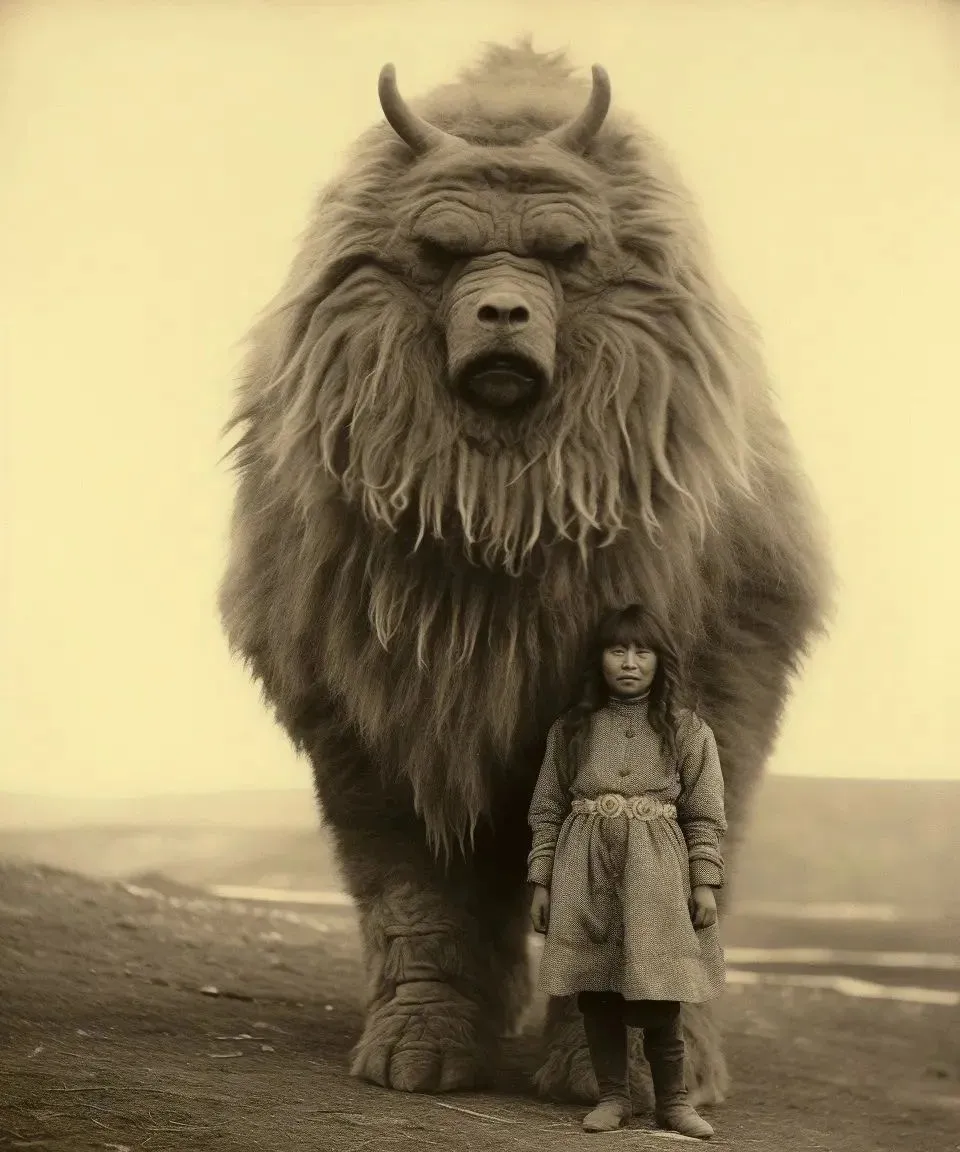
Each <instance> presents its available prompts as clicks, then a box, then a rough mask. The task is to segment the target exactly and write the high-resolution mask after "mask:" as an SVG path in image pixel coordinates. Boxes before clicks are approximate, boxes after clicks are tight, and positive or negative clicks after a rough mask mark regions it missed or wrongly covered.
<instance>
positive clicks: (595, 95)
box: [545, 64, 610, 152]
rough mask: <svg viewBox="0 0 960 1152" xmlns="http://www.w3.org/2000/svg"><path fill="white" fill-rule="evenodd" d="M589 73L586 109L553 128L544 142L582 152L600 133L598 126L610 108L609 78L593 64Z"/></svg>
mask: <svg viewBox="0 0 960 1152" xmlns="http://www.w3.org/2000/svg"><path fill="white" fill-rule="evenodd" d="M590 71H591V72H592V74H593V88H592V89H591V92H590V99H589V100H588V101H587V106H586V108H584V110H583V111H582V112H581V113H580V115H579V116H578V117H577V118H576V120H571V121H570V122H569V123H567V124H563V125H561V126H560V127H559V128H554V130H553V131H552V132H548V133H547V134H546V136H545V139H546V140H552V141H553V143H554V144H559V145H560V147H561V148H566V149H568V150H569V151H570V152H583V151H584V149H585V148H586V147H587V145H588V144H589V143H590V141H591V140H592V139H593V138H594V136H596V134H597V133H598V132H599V131H600V125H601V124H602V123H603V122H604V120H605V119H606V116H607V112H608V110H609V108H610V77H609V76H608V75H607V73H606V70H605V69H603V68H601V67H600V65H599V64H594V66H593V67H592V68H591V69H590Z"/></svg>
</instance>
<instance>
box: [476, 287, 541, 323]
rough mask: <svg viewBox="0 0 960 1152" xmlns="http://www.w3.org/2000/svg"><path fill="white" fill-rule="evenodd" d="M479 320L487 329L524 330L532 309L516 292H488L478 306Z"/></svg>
mask: <svg viewBox="0 0 960 1152" xmlns="http://www.w3.org/2000/svg"><path fill="white" fill-rule="evenodd" d="M477 319H478V320H479V321H480V323H481V324H483V325H484V327H487V328H509V329H515V328H523V327H525V326H526V325H527V324H529V322H530V309H529V308H528V307H527V305H526V303H525V301H524V299H523V297H522V296H519V295H517V294H516V293H515V292H488V293H487V294H486V295H485V296H484V297H483V299H482V300H481V301H480V303H479V304H478V305H477Z"/></svg>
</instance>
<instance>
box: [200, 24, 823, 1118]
mask: <svg viewBox="0 0 960 1152" xmlns="http://www.w3.org/2000/svg"><path fill="white" fill-rule="evenodd" d="M379 94H380V102H381V105H382V108H383V112H384V116H385V121H383V122H380V123H378V124H377V125H376V126H375V127H373V128H372V129H371V130H370V131H368V132H367V133H366V134H365V135H364V136H363V137H362V138H361V139H360V141H359V143H358V145H357V146H356V149H355V151H354V153H353V155H352V158H351V159H350V161H349V163H348V164H347V166H346V168H345V170H344V171H343V173H342V174H341V175H340V176H339V177H338V178H337V179H335V180H334V181H333V182H332V183H331V184H330V185H329V186H328V187H327V188H326V189H325V190H324V191H323V192H322V194H321V195H320V197H319V199H318V201H317V204H316V207H315V210H314V212H313V216H312V219H311V221H310V223H309V226H308V228H307V231H306V234H305V236H304V239H303V242H302V246H301V248H300V250H299V253H298V255H297V257H296V259H295V261H294V263H293V267H292V270H291V272H290V274H289V278H288V280H287V282H286V284H285V286H284V287H283V288H282V291H281V292H280V294H279V296H278V298H277V299H276V300H275V301H274V304H273V306H272V307H270V308H269V309H268V310H267V311H266V312H265V313H264V315H263V316H262V317H261V318H260V320H259V321H258V323H257V325H256V327H255V329H254V331H253V335H252V348H251V351H250V353H249V359H248V361H247V364H246V369H245V373H244V377H243V380H242V384H241V388H240V395H239V399H238V402H237V408H236V411H235V416H234V420H233V426H234V427H236V428H237V429H240V430H242V435H240V436H239V437H238V440H237V443H236V446H235V448H234V449H233V452H234V463H235V465H236V468H237V471H238V490H237V495H236V505H235V513H234V521H233V532H232V544H231V555H230V559H229V567H228V571H227V573H226V577H225V580H224V583H223V587H222V590H221V601H220V603H221V611H222V615H223V620H224V625H225V629H226V632H227V634H228V636H229V640H230V644H231V647H232V649H233V650H234V651H235V652H236V653H239V654H240V655H242V657H243V658H244V659H245V661H246V662H247V663H248V665H249V667H250V668H251V669H252V672H253V674H254V676H255V677H256V679H257V680H258V681H259V683H260V684H261V685H262V688H263V691H264V694H265V696H266V699H267V700H268V701H269V703H270V705H271V706H272V708H273V709H274V711H275V714H276V717H277V719H278V721H279V723H280V724H281V725H282V726H283V728H284V729H285V730H286V732H287V733H288V734H289V736H290V738H291V739H292V741H293V742H294V744H295V745H296V747H297V748H298V749H300V750H301V751H302V752H303V753H304V754H305V755H306V756H307V757H308V758H309V760H310V763H311V765H312V768H313V775H314V779H315V785H316V793H317V797H318V801H319V804H320V807H321V809H322V813H323V815H324V818H325V820H326V822H327V824H328V826H329V828H330V829H331V831H332V835H333V838H334V840H335V844H336V849H337V853H338V858H339V861H340V866H341V868H342V872H343V876H344V879H345V883H346V885H347V887H348V889H349V891H350V893H351V894H352V896H353V897H354V898H355V901H356V905H357V908H358V911H359V918H360V924H361V928H362V937H363V947H364V953H365V958H366V965H367V972H368V980H369V1003H368V1005H367V1012H366V1019H365V1024H364V1028H363V1032H362V1035H361V1036H360V1037H359V1040H358V1042H357V1045H356V1047H355V1049H354V1052H353V1055H352V1070H353V1072H354V1074H356V1075H359V1076H362V1077H365V1078H367V1079H370V1080H372V1081H375V1082H377V1083H379V1084H382V1085H386V1086H390V1087H392V1088H398V1089H406V1090H414V1091H418V1090H427V1091H436V1090H449V1089H458V1088H466V1087H471V1086H478V1085H480V1084H481V1083H482V1082H483V1080H484V1074H485V1072H486V1071H487V1070H488V1069H489V1068H490V1067H491V1064H492V1060H493V1057H494V1055H495V1052H494V1049H495V1046H496V1043H497V1041H498V1039H499V1038H500V1037H501V1036H503V1035H504V1034H505V1033H507V1032H509V1030H510V1029H511V1027H512V1026H513V1024H514V1023H515V1021H516V1019H517V1015H518V1012H519V1011H520V1010H521V1008H522V1007H523V1005H524V1002H525V1000H526V998H527V996H528V993H529V977H528V972H527V952H526V948H527V939H528V920H527V908H528V893H527V890H526V885H525V881H524V878H525V855H526V852H527V850H528V847H529V842H530V841H529V837H530V833H529V829H528V827H527V823H526V817H527V808H528V804H529V801H530V796H531V792H532V789H533V785H534V783H535V780H536V776H537V772H538V769H539V766H540V762H541V756H542V754H543V748H544V741H545V736H546V732H547V729H548V727H549V725H550V723H551V722H552V721H553V720H554V719H555V717H556V715H557V713H558V711H559V710H561V709H562V708H563V707H564V706H566V705H568V704H569V703H570V702H571V701H572V699H573V697H574V695H575V693H576V689H577V683H576V680H577V672H578V663H579V662H580V660H581V659H582V658H583V655H584V644H585V638H586V637H587V634H588V632H589V630H590V629H591V628H592V627H593V625H594V624H595V623H596V621H597V619H598V617H599V615H600V614H601V612H602V611H603V610H604V609H606V608H607V607H610V606H618V605H622V604H625V603H627V602H631V601H637V600H639V601H642V602H644V603H645V604H646V605H648V606H649V607H650V608H652V609H653V610H654V611H657V612H659V613H662V614H663V615H664V616H665V617H666V618H667V619H668V620H669V621H670V623H671V624H672V626H673V628H674V629H675V630H676V633H677V635H678V636H679V638H680V643H681V646H682V648H683V650H684V652H685V653H686V655H687V657H688V660H689V663H690V667H691V669H692V676H693V682H694V685H695V688H696V691H697V693H698V694H699V699H700V711H701V713H702V714H703V715H704V717H705V719H706V720H707V721H708V722H709V724H710V725H711V726H712V728H713V730H714V733H715V734H716V738H717V743H718V746H719V749H720V755H721V759H722V762H723V769H724V775H725V779H726V789H727V812H728V819H729V823H730V834H729V836H728V839H727V844H726V851H727V859H728V864H729V861H730V858H731V857H732V856H733V855H734V854H735V851H736V846H737V842H738V840H739V839H740V838H741V836H742V833H743V830H744V827H745V822H746V819H747V814H748V807H749V802H750V798H751V794H752V793H753V792H754V789H755V786H756V784H757V781H758V779H759V778H760V776H761V773H762V771H763V767H764V763H765V761H766V760H767V758H768V756H769V754H770V751H771V747H772V745H773V742H774V739H775V735H776V732H777V729H778V724H779V721H780V718H781V713H782V711H783V708H784V704H785V701H786V699H787V697H788V694H789V690H790V682H791V678H792V676H793V675H794V673H795V672H796V670H797V667H798V663H799V661H800V660H801V658H802V657H803V655H804V654H805V652H806V651H807V649H808V647H809V645H810V643H811V640H812V638H813V637H815V636H816V635H817V634H818V632H820V631H821V630H822V629H823V626H824V620H825V611H826V603H827V594H828V589H829V576H828V565H827V562H826V559H825V550H824V545H823V543H822V542H821V534H820V530H819V528H818V516H817V514H816V511H815V504H814V501H813V500H812V498H811V496H810V495H809V494H808V491H807V486H806V483H805V481H804V479H803V476H802V472H801V470H800V468H799V467H798V464H797V461H796V459H795V454H794V451H793V449H792V445H791V441H790V438H789V436H788V433H787V431H786V430H785V428H784V425H783V424H782V422H781V420H780V419H779V418H778V416H777V415H776V413H775V410H774V405H773V402H772V399H771V395H770V391H769V387H768V383H767V380H766V377H765V372H764V367H763V364H762V361H761V357H760V354H759V352H758V345H757V341H756V338H755V335H754V333H753V330H752V327H751V325H750V323H749V321H748V320H747V319H746V318H745V317H744V316H743V315H742V314H741V311H740V309H739V308H738V306H737V304H736V302H735V301H734V300H733V299H732V298H731V295H730V294H729V292H728V291H727V290H726V288H725V287H724V286H723V285H722V283H721V281H720V280H719V279H718V277H717V276H716V275H715V273H714V271H713V269H712V267H711V263H710V260H709V256H708V251H707V246H706V245H705V243H704V239H703V237H702V235H701V229H700V225H699V223H698V218H697V213H696V212H695V211H694V209H693V208H692V206H691V204H690V203H689V202H688V198H687V197H686V195H685V194H684V192H683V191H682V188H681V185H680V184H679V182H678V181H677V179H676V178H675V176H674V175H673V174H672V173H671V171H670V170H669V168H668V166H667V164H666V162H665V161H664V159H663V157H662V156H661V155H660V153H659V152H658V149H657V147H656V145H655V143H654V141H653V140H651V139H650V138H649V137H648V136H647V135H646V134H645V133H644V132H643V131H642V130H640V129H639V128H637V127H636V126H634V125H633V124H632V123H631V122H630V121H629V120H628V119H627V118H626V117H625V116H622V115H619V114H617V113H616V111H615V110H611V109H610V108H609V104H610V99H611V97H610V85H609V81H608V78H607V76H606V73H605V72H604V71H603V69H601V68H599V67H595V68H594V69H593V79H592V86H590V85H588V84H586V83H584V82H583V81H581V80H579V79H577V78H576V77H575V73H574V70H573V69H572V67H570V65H569V64H568V63H567V61H566V59H565V58H564V57H563V56H562V55H542V54H538V53H535V52H534V51H533V50H532V48H531V47H530V46H529V44H521V45H519V46H517V47H510V48H506V47H503V48H501V47H496V48H491V49H489V50H487V52H486V54H485V55H484V56H483V58H482V59H481V61H480V63H479V64H478V65H477V66H476V67H475V68H473V69H470V70H467V71H465V72H464V73H463V74H462V75H461V77H460V78H459V80H457V81H456V82H455V83H452V84H450V85H447V86H444V87H441V88H439V89H437V90H435V91H434V92H433V93H431V94H430V95H429V96H428V97H427V98H426V99H425V100H424V101H423V102H422V103H421V104H420V105H419V106H418V107H417V110H416V111H415V110H414V107H413V106H412V105H410V104H408V103H407V102H406V101H405V100H404V98H403V97H402V96H401V95H400V92H399V90H398V86H397V81H396V76H395V72H394V69H393V67H392V66H386V67H384V69H383V71H382V72H381V75H380V89H379ZM685 1026H686V1030H687V1038H688V1044H687V1051H688V1074H689V1076H688V1079H689V1084H690V1087H691V1089H692V1092H691V1096H692V1099H693V1100H695V1101H699V1102H709V1101H711V1100H714V1101H715V1100H718V1099H721V1098H722V1095H723V1092H724V1086H725V1084H726V1081H727V1075H726V1070H725V1065H724V1061H723V1056H722V1051H721V1046H720V1043H719V1039H718V1036H717V1031H716V1028H715V1026H714V1025H713V1022H712V1019H711V1017H710V1015H709V1012H708V1010H707V1009H694V1010H691V1011H690V1013H689V1014H688V1015H687V1016H686V1017H685ZM544 1044H545V1048H544V1059H543V1062H542V1064H541V1065H540V1068H539V1071H538V1073H537V1078H536V1079H537V1085H538V1087H539V1090H540V1091H541V1092H543V1093H544V1094H549V1095H551V1096H561V1097H563V1096H566V1097H568V1098H569V1097H570V1096H573V1097H580V1098H589V1097H590V1096H591V1094H592V1093H593V1092H595V1082H594V1081H593V1074H592V1072H591V1070H590V1065H589V1062H588V1060H587V1058H586V1051H585V1041H584V1036H583V1031H582V1025H581V1023H580V1018H579V1016H578V1014H577V1012H576V1009H575V1007H574V1006H573V1005H572V1004H571V1003H570V1002H569V1001H566V1000H561V1001H557V1002H553V1003H551V1005H550V1010H549V1011H548V1014H547V1022H546V1034H545V1038H544Z"/></svg>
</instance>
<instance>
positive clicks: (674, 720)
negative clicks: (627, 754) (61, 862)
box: [560, 604, 687, 781]
mask: <svg viewBox="0 0 960 1152" xmlns="http://www.w3.org/2000/svg"><path fill="white" fill-rule="evenodd" d="M631 642H632V643H634V644H636V645H637V646H638V647H640V648H649V649H651V650H652V651H653V652H655V653H656V654H657V670H656V672H655V673H654V676H653V683H652V684H651V685H650V693H649V703H648V705H647V716H648V717H649V719H650V725H651V727H652V728H653V730H654V731H655V732H656V733H657V734H658V735H659V737H660V742H661V747H662V748H664V750H665V751H667V752H668V753H669V754H670V755H671V756H672V757H675V756H676V754H677V727H678V724H679V709H680V708H681V707H683V706H684V703H685V702H686V701H685V697H686V695H687V689H686V678H685V675H684V662H683V657H682V654H681V653H680V651H679V649H678V647H677V645H676V644H675V643H674V640H673V637H672V636H671V635H670V632H669V630H668V629H667V627H666V626H665V625H664V624H663V623H662V622H661V621H660V620H658V619H657V618H656V617H655V616H654V615H653V614H652V613H650V612H648V611H647V609H646V608H644V607H643V606H642V605H640V604H630V605H628V606H627V607H626V608H618V609H614V610H613V611H611V612H608V613H607V614H606V615H605V616H604V617H603V619H602V620H601V621H600V623H599V625H598V627H597V630H596V632H595V634H594V637H593V641H592V643H591V645H590V651H589V653H588V656H587V660H586V667H585V669H584V676H583V681H582V683H581V687H580V695H579V698H578V699H577V700H576V702H575V703H574V704H573V706H572V707H570V708H568V709H567V711H566V712H564V713H563V715H562V716H561V718H560V725H561V730H562V733H563V735H564V737H565V740H566V748H567V771H568V779H569V780H570V781H572V780H573V778H574V776H575V775H576V773H577V769H578V768H579V766H580V758H581V756H582V754H583V745H584V741H585V739H586V735H587V731H588V730H589V726H590V717H591V716H592V715H593V713H594V712H596V711H598V710H599V709H600V708H602V707H603V706H604V705H605V704H606V703H607V701H608V699H609V697H610V690H609V688H608V687H607V683H606V681H605V680H604V677H603V652H604V649H605V648H612V647H614V646H615V645H617V644H629V643H631Z"/></svg>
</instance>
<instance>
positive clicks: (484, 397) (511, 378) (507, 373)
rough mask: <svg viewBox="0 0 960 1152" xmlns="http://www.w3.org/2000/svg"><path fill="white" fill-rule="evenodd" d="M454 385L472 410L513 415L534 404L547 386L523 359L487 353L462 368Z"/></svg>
mask: <svg viewBox="0 0 960 1152" xmlns="http://www.w3.org/2000/svg"><path fill="white" fill-rule="evenodd" d="M454 386H455V388H456V391H457V395H458V396H459V397H460V399H461V400H463V401H465V402H466V403H467V404H470V405H471V406H472V407H474V408H481V409H484V410H486V411H489V412H493V413H497V414H511V415H512V414H514V413H516V412H517V411H519V410H525V409H527V408H532V407H533V405H534V404H536V403H537V401H538V400H539V399H540V397H541V396H542V394H543V390H544V388H545V386H546V376H545V375H544V372H543V369H542V368H540V366H539V365H538V364H536V363H535V362H534V361H533V360H530V359H529V358H528V357H526V356H519V355H516V354H513V353H509V354H504V353H490V354H488V355H486V356H479V357H478V358H477V359H476V360H471V361H470V363H469V364H467V365H465V366H464V367H463V368H462V369H461V370H460V372H459V373H458V374H457V377H456V380H455V381H454Z"/></svg>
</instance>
